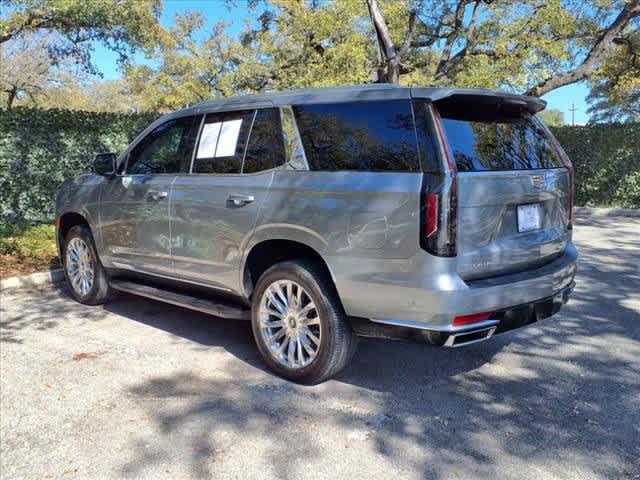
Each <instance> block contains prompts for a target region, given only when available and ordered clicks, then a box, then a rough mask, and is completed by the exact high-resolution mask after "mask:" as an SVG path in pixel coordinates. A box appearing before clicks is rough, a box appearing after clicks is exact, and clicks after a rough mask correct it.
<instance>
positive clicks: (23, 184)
mask: <svg viewBox="0 0 640 480" xmlns="http://www.w3.org/2000/svg"><path fill="white" fill-rule="evenodd" d="M155 117H157V115H155V114H142V115H126V114H118V113H96V112H79V111H72V110H38V109H30V108H13V109H11V110H0V222H16V221H25V220H26V221H50V220H51V219H52V218H53V216H54V202H55V198H56V193H57V192H58V189H59V187H60V184H61V183H62V181H63V180H64V179H65V178H68V177H71V176H74V175H77V174H79V173H85V172H88V171H89V165H90V162H91V159H92V158H93V155H94V154H95V153H97V152H120V151H122V150H123V149H124V148H125V147H126V146H127V144H128V143H129V142H130V141H131V140H132V139H133V138H134V137H135V136H136V135H137V134H138V133H139V132H140V131H141V130H142V129H144V128H145V127H146V126H147V125H148V124H149V123H150V122H151V121H152V120H153V119H154V118H155Z"/></svg>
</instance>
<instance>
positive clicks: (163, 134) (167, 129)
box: [126, 117, 193, 174]
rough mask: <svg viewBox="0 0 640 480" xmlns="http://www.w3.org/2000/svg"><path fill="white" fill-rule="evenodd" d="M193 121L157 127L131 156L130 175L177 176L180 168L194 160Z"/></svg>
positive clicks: (128, 164)
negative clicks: (174, 174)
mask: <svg viewBox="0 0 640 480" xmlns="http://www.w3.org/2000/svg"><path fill="white" fill-rule="evenodd" d="M192 122H193V117H185V118H178V119H175V120H169V121H168V122H165V123H163V124H162V125H159V126H158V127H156V128H155V129H154V130H153V131H152V132H151V133H149V134H148V135H147V136H146V137H145V138H144V139H143V140H142V141H141V142H140V143H138V145H136V146H135V147H134V149H133V151H132V152H131V154H130V156H129V161H128V163H127V168H126V171H127V173H129V174H154V173H177V172H179V171H180V164H181V163H182V162H183V161H185V160H186V159H190V157H191V151H192V148H193V139H192V136H191V135H190V130H191V126H192Z"/></svg>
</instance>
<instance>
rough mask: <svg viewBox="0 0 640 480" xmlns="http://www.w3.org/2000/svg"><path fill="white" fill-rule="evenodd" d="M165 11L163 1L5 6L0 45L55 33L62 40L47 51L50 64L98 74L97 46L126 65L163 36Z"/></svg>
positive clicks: (60, 0)
mask: <svg viewBox="0 0 640 480" xmlns="http://www.w3.org/2000/svg"><path fill="white" fill-rule="evenodd" d="M161 11H162V0H118V1H117V2H116V1H113V0H3V1H2V16H0V44H1V43H4V42H8V41H10V40H13V39H15V38H16V37H18V36H19V35H21V34H24V33H27V34H29V33H42V32H49V33H51V32H55V33H56V34H57V35H58V39H57V41H56V42H55V43H53V44H52V45H50V46H49V47H48V53H49V55H50V56H51V60H52V61H54V62H59V61H60V60H61V59H64V58H73V60H74V61H75V62H76V63H77V64H78V65H81V66H82V67H83V68H84V69H85V70H87V71H89V72H92V73H95V72H96V71H97V70H96V68H95V66H94V65H93V64H92V62H91V53H92V51H93V48H94V47H93V45H94V44H95V42H99V43H102V44H103V45H104V46H105V47H106V48H108V49H110V50H112V51H114V52H115V53H117V54H118V55H119V60H120V61H121V62H124V61H125V60H126V59H127V58H128V57H129V55H130V54H131V53H133V51H134V50H135V49H136V48H141V49H147V48H150V47H151V46H153V45H155V43H156V42H157V39H158V38H159V37H160V36H161V35H163V34H164V32H163V29H162V26H161V25H160V23H159V21H158V19H159V17H160V14H161Z"/></svg>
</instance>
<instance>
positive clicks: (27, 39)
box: [0, 35, 59, 108]
mask: <svg viewBox="0 0 640 480" xmlns="http://www.w3.org/2000/svg"><path fill="white" fill-rule="evenodd" d="M47 44H48V38H47V37H44V36H39V37H38V36H34V35H20V36H19V37H17V38H14V39H13V40H12V41H11V42H8V43H4V44H0V57H1V58H2V68H0V94H1V95H2V104H3V105H4V106H6V107H7V108H12V107H13V106H14V105H15V103H16V102H20V101H30V102H31V103H32V104H37V103H38V100H39V99H40V98H42V97H44V96H45V95H46V91H47V89H48V88H50V87H51V86H52V85H53V84H54V82H55V81H56V79H57V77H58V73H59V71H58V70H57V69H56V68H55V67H54V66H53V65H52V64H51V60H50V59H49V56H48V55H47V52H46V45H47Z"/></svg>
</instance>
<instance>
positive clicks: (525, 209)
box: [518, 203, 542, 232]
mask: <svg viewBox="0 0 640 480" xmlns="http://www.w3.org/2000/svg"><path fill="white" fill-rule="evenodd" d="M540 228H542V215H540V204H539V203H531V204H529V205H518V232H530V231H532V230H539V229H540Z"/></svg>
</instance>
